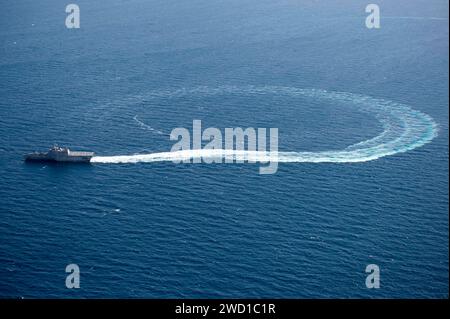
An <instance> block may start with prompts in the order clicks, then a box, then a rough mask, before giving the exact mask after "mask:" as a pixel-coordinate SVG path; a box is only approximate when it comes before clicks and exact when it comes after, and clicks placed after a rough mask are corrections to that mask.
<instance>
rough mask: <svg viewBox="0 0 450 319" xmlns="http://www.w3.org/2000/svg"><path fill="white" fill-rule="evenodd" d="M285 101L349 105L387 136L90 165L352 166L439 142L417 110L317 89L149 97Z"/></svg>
mask: <svg viewBox="0 0 450 319" xmlns="http://www.w3.org/2000/svg"><path fill="white" fill-rule="evenodd" d="M194 94H195V95H204V96H211V95H219V94H221V95H223V94H245V95H252V94H254V95H273V94H275V95H287V96H292V97H307V98H314V99H320V100H323V101H328V102H331V103H333V102H334V103H338V104H342V103H344V104H346V105H348V106H352V107H354V109H355V110H356V111H362V112H367V113H370V114H373V115H374V116H375V117H376V118H377V119H378V121H380V123H381V125H382V126H383V132H382V133H381V134H380V135H378V136H376V137H374V138H371V139H369V140H366V141H362V142H359V143H357V144H354V145H351V146H348V147H347V148H345V149H343V150H337V151H322V152H281V151H280V152H277V153H270V152H259V151H236V150H187V151H176V152H161V153H152V154H139V155H120V156H95V157H93V158H92V160H91V162H92V163H138V162H162V161H186V160H190V159H194V158H203V159H210V160H211V159H220V158H222V159H228V160H237V161H249V162H262V163H264V162H268V161H272V162H274V161H277V162H291V163H305V162H308V163H322V162H328V163H354V162H366V161H371V160H375V159H378V158H381V157H384V156H388V155H394V154H397V153H401V152H406V151H409V150H412V149H415V148H417V147H420V146H422V145H424V144H426V143H428V142H430V141H431V140H432V139H433V138H434V137H435V136H437V124H436V123H435V122H434V121H433V119H432V118H431V117H430V116H428V115H426V114H424V113H422V112H420V111H416V110H413V109H412V108H410V107H409V106H407V105H404V104H400V103H396V102H393V101H389V100H383V99H376V98H372V97H369V96H364V95H359V94H352V93H347V92H328V91H324V90H317V89H299V88H292V87H273V86H266V87H254V86H249V87H244V88H242V87H229V86H227V87H219V88H208V87H199V88H195V89H191V90H187V89H182V90H177V91H164V92H153V93H150V97H159V98H161V97H163V98H164V97H167V98H170V97H180V96H184V95H194Z"/></svg>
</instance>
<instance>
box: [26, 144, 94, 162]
mask: <svg viewBox="0 0 450 319" xmlns="http://www.w3.org/2000/svg"><path fill="white" fill-rule="evenodd" d="M93 156H94V152H74V151H71V150H70V149H68V148H67V147H59V146H53V147H52V148H51V149H50V150H48V151H47V152H34V153H30V154H27V155H25V161H29V162H75V163H89V162H90V161H91V158H92V157H93Z"/></svg>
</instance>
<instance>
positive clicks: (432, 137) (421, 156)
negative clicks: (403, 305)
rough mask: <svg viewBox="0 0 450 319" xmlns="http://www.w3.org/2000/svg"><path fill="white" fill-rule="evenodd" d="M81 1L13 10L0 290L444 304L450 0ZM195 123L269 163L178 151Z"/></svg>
mask: <svg viewBox="0 0 450 319" xmlns="http://www.w3.org/2000/svg"><path fill="white" fill-rule="evenodd" d="M76 3H77V4H78V5H79V6H80V10H81V28H80V29H67V28H66V27H65V24H64V21H65V18H66V13H65V4H64V3H61V2H60V1H56V0H46V1H39V2H36V1H22V0H21V1H13V2H6V3H3V4H2V10H1V12H0V57H1V60H0V84H1V85H0V97H1V98H0V174H1V179H0V297H3V298H54V297H56V298H89V297H100V298H114V297H124V298H231V297H233V298H237V297H252V298H259V297H271V298H283V297H284V298H333V297H336V298H448V279H449V276H448V259H449V256H448V248H449V247H448V234H449V233H448V205H449V203H448V177H449V176H448V164H449V163H448V159H449V156H448V136H449V135H448V110H449V101H448V85H449V77H448V67H449V63H448V53H449V52H448V51H449V45H448V2H446V1H438V0H432V1H406V0H400V1H378V2H377V4H378V5H379V6H380V9H381V28H380V29H367V28H366V27H365V18H366V13H365V6H366V4H367V3H366V2H364V1H356V0H355V1H339V2H338V1H336V2H332V1H294V0H282V1H266V0H258V1H256V0H239V1H238V0H230V1H219V0H214V1H211V0H192V1H172V0H169V1H167V0H164V1H162V0H152V1H145V0H129V1H125V0H112V1H108V3H99V2H93V1H85V0H80V1H76ZM193 120H201V121H202V125H203V127H204V128H206V127H217V128H219V129H224V128H227V127H242V128H246V127H254V128H258V127H260V128H269V127H276V128H278V129H279V151H280V154H279V161H280V163H279V165H278V171H277V172H276V174H272V175H260V174H259V167H260V164H251V163H243V164H236V163H235V164H220V163H215V164H205V163H203V164H189V163H182V164H175V163H173V162H172V160H173V159H176V158H179V156H180V154H167V153H166V152H168V151H170V149H171V147H172V145H173V144H174V141H170V139H169V134H170V132H171V131H172V129H174V128H176V127H185V128H188V129H191V128H192V121H193ZM55 143H57V144H60V145H67V146H69V147H70V148H73V149H79V150H92V151H95V152H96V153H97V154H98V156H97V157H95V158H94V159H93V163H92V164H90V165H61V164H53V165H52V164H42V163H40V164H26V163H24V162H23V155H24V154H25V153H28V152H31V151H34V150H45V149H47V148H48V147H49V146H51V145H53V144H55ZM191 155H194V156H197V155H198V154H197V155H196V154H189V156H191ZM203 155H204V154H203ZM256 156H263V155H262V154H256ZM71 263H75V264H77V265H78V266H79V267H80V271H81V279H80V284H81V287H80V289H68V288H66V286H65V279H66V276H67V273H66V272H65V268H66V266H67V265H68V264H71ZM368 264H377V265H378V266H379V267H380V271H381V273H380V278H381V287H380V288H379V289H368V288H367V287H366V285H365V280H366V276H367V274H366V273H365V268H366V266H367V265H368Z"/></svg>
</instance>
